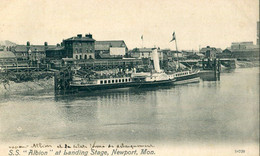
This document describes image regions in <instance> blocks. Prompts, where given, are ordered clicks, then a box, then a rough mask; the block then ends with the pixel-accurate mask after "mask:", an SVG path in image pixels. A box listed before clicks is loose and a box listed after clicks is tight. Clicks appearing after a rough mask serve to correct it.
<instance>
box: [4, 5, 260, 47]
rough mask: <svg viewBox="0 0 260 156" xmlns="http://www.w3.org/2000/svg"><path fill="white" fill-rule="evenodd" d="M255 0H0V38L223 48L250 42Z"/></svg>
mask: <svg viewBox="0 0 260 156" xmlns="http://www.w3.org/2000/svg"><path fill="white" fill-rule="evenodd" d="M258 12H259V0H131V1H129V0H107V1H105V0H75V1H72V0H1V5H0V20H1V22H0V40H10V41H13V42H16V43H18V44H25V43H26V41H30V42H31V43H32V44H43V43H44V42H45V41H47V42H48V43H49V44H56V43H59V42H61V40H62V39H65V38H69V37H71V36H75V35H76V34H79V33H82V34H85V33H92V34H93V37H94V39H96V40H125V42H126V44H127V45H128V47H129V48H134V47H141V46H142V40H141V35H143V36H144V37H143V38H144V46H145V47H154V46H157V47H161V48H171V49H174V48H175V45H174V44H173V43H172V42H171V43H169V41H170V40H171V37H172V33H173V31H175V32H176V37H177V44H178V48H179V49H194V50H198V49H199V46H201V47H203V46H207V45H210V46H215V47H220V48H226V47H228V46H230V44H231V42H240V41H253V42H254V43H256V30H257V29H256V22H257V21H258V19H259V14H258Z"/></svg>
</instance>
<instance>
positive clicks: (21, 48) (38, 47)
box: [14, 45, 56, 52]
mask: <svg viewBox="0 0 260 156" xmlns="http://www.w3.org/2000/svg"><path fill="white" fill-rule="evenodd" d="M55 47H56V46H55V45H48V46H47V49H49V48H55ZM45 48H46V47H45V46H44V45H30V50H31V51H32V52H34V51H39V52H44V51H45ZM14 51H15V52H27V46H26V45H17V46H15V47H14Z"/></svg>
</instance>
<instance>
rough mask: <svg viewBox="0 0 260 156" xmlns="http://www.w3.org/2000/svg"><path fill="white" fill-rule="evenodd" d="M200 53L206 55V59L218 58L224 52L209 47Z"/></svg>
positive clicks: (202, 49)
mask: <svg viewBox="0 0 260 156" xmlns="http://www.w3.org/2000/svg"><path fill="white" fill-rule="evenodd" d="M200 53H202V54H204V55H205V57H206V58H216V56H217V54H220V53H222V50H221V49H220V48H215V47H210V46H207V47H203V48H201V49H200Z"/></svg>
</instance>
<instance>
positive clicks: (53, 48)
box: [46, 46, 64, 51]
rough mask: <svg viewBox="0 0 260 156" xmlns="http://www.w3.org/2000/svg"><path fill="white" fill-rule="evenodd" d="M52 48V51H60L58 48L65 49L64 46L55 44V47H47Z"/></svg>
mask: <svg viewBox="0 0 260 156" xmlns="http://www.w3.org/2000/svg"><path fill="white" fill-rule="evenodd" d="M48 50H51V51H54V50H55V51H56V50H57V51H58V50H64V47H63V46H55V47H49V48H48V49H46V51H48Z"/></svg>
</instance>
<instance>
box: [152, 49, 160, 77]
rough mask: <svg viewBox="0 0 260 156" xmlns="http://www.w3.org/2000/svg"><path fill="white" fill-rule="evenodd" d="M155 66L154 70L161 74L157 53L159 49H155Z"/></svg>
mask: <svg viewBox="0 0 260 156" xmlns="http://www.w3.org/2000/svg"><path fill="white" fill-rule="evenodd" d="M153 65H154V70H155V71H156V72H160V71H161V70H160V64H159V57H158V53H157V48H155V49H153Z"/></svg>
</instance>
